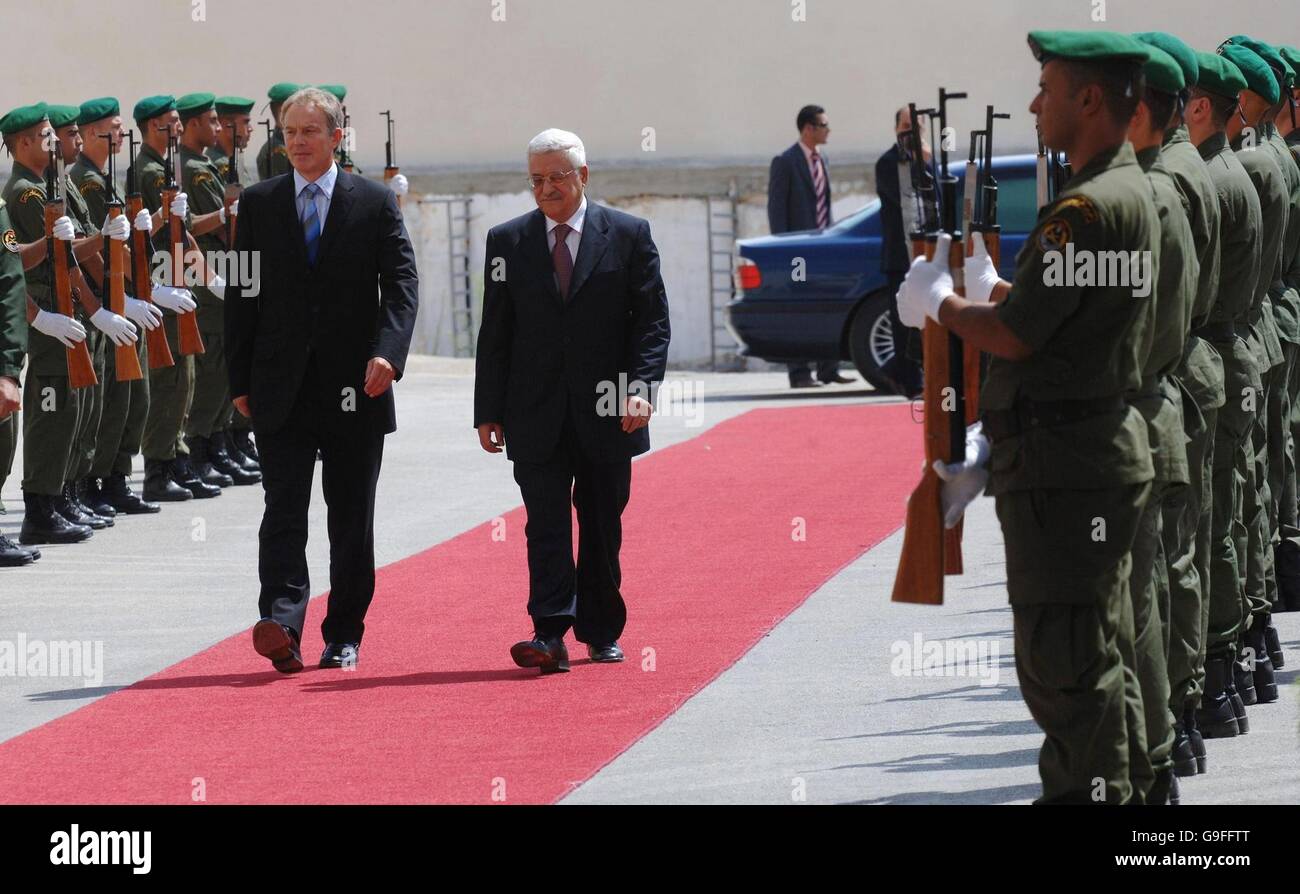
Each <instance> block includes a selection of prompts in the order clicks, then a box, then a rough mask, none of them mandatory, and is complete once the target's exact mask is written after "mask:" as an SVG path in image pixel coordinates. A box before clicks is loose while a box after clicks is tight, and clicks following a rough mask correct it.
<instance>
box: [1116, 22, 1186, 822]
mask: <svg viewBox="0 0 1300 894" xmlns="http://www.w3.org/2000/svg"><path fill="white" fill-rule="evenodd" d="M1148 52H1149V53H1150V54H1151V58H1150V59H1148V60H1147V63H1146V65H1144V66H1143V74H1144V75H1145V77H1146V87H1145V89H1144V90H1143V91H1142V94H1141V101H1140V102H1139V103H1138V107H1137V112H1136V113H1135V114H1134V116H1133V120H1132V121H1131V122H1130V124H1129V128H1128V138H1129V142H1130V143H1132V144H1133V148H1134V150H1135V151H1136V152H1137V161H1138V165H1139V166H1140V167H1141V168H1142V170H1144V171H1146V174H1147V179H1148V180H1149V181H1150V194H1151V197H1152V201H1153V202H1154V204H1155V208H1156V213H1157V215H1158V219H1159V226H1158V229H1157V236H1158V238H1159V260H1160V263H1159V277H1158V278H1157V279H1156V280H1154V282H1148V283H1147V285H1148V287H1150V286H1152V285H1153V286H1154V288H1155V297H1156V301H1155V315H1154V319H1153V320H1152V323H1151V326H1150V329H1149V337H1150V350H1149V351H1148V352H1147V354H1146V358H1145V360H1144V362H1143V365H1142V384H1141V386H1140V387H1139V388H1138V389H1137V390H1136V391H1134V392H1131V393H1130V394H1129V395H1128V401H1129V403H1130V404H1131V405H1132V406H1134V407H1135V408H1137V410H1138V412H1140V413H1141V414H1142V418H1143V419H1145V420H1146V424H1147V438H1148V440H1149V441H1150V444H1151V460H1152V465H1153V466H1154V469H1155V477H1154V478H1153V479H1152V483H1151V492H1150V494H1149V495H1148V496H1147V502H1146V506H1145V507H1144V508H1143V511H1142V516H1141V518H1140V520H1139V522H1138V530H1137V536H1136V537H1135V538H1134V541H1133V570H1132V573H1131V574H1130V577H1129V596H1130V598H1131V599H1132V602H1133V627H1134V650H1135V657H1136V660H1137V664H1136V672H1137V678H1138V683H1139V685H1140V686H1141V710H1142V712H1143V716H1144V720H1145V726H1146V737H1147V752H1148V755H1149V756H1150V760H1151V767H1152V770H1153V772H1154V774H1155V781H1154V784H1153V787H1152V788H1151V789H1149V790H1147V791H1144V792H1143V793H1142V795H1143V798H1144V800H1146V801H1147V802H1148V803H1157V804H1164V803H1176V802H1177V794H1176V793H1177V782H1176V780H1175V779H1174V774H1173V767H1174V762H1173V761H1174V759H1173V755H1172V749H1173V745H1174V713H1173V711H1172V710H1171V708H1170V705H1169V668H1168V657H1167V653H1166V650H1165V643H1166V642H1167V641H1168V631H1169V624H1168V619H1169V615H1170V604H1169V580H1168V575H1167V574H1166V572H1165V553H1164V549H1163V541H1162V536H1163V535H1162V523H1163V519H1164V515H1165V512H1166V511H1167V510H1168V509H1169V508H1170V507H1171V506H1172V505H1173V504H1174V502H1175V499H1180V500H1181V498H1182V493H1183V491H1184V490H1185V489H1186V487H1187V485H1188V484H1189V483H1190V481H1191V477H1190V474H1189V471H1188V468H1187V449H1186V446H1185V435H1184V432H1183V397H1182V391H1181V390H1180V389H1179V387H1178V385H1177V384H1176V382H1175V381H1174V380H1173V379H1172V378H1171V376H1172V375H1173V374H1174V372H1175V370H1176V369H1177V368H1178V365H1179V363H1180V362H1181V360H1182V356H1183V348H1184V346H1185V345H1186V343H1187V337H1188V335H1189V334H1190V332H1191V326H1190V320H1191V315H1192V304H1193V301H1194V300H1195V298H1196V287H1197V284H1198V279H1199V276H1200V263H1199V262H1198V261H1197V258H1196V249H1195V246H1194V244H1193V241H1192V229H1191V224H1190V223H1188V220H1187V213H1186V212H1185V211H1184V210H1183V200H1182V198H1181V196H1180V195H1179V192H1178V187H1177V186H1176V185H1175V183H1174V178H1173V176H1172V175H1171V174H1170V173H1169V171H1168V169H1166V168H1165V166H1164V165H1163V164H1162V163H1161V160H1160V149H1161V145H1162V144H1163V143H1164V138H1165V131H1166V130H1167V129H1168V127H1169V124H1170V122H1171V121H1172V120H1173V116H1174V112H1175V111H1176V110H1177V108H1178V101H1179V99H1178V97H1179V94H1180V93H1181V92H1182V91H1183V89H1184V88H1185V87H1186V83H1187V82H1186V79H1185V77H1184V75H1183V70H1182V68H1181V67H1180V66H1179V65H1178V63H1177V62H1176V61H1175V60H1174V58H1173V57H1172V56H1170V55H1169V54H1168V53H1166V52H1165V51H1164V50H1162V49H1160V48H1159V47H1156V46H1149V47H1148ZM1197 612H1198V617H1199V606H1198V607H1197ZM1181 744H1182V745H1183V746H1184V749H1183V751H1182V752H1181V753H1180V754H1179V755H1178V760H1179V761H1180V763H1181V764H1182V769H1183V771H1184V775H1185V774H1186V771H1187V770H1188V769H1189V768H1190V769H1191V771H1192V772H1195V769H1196V756H1195V755H1194V754H1193V753H1192V750H1191V743H1190V741H1187V740H1184V741H1183V742H1182V743H1181ZM1136 781H1137V780H1136V779H1135V782H1136Z"/></svg>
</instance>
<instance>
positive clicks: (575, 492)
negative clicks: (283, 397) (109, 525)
mask: <svg viewBox="0 0 1300 894" xmlns="http://www.w3.org/2000/svg"><path fill="white" fill-rule="evenodd" d="M259 443H260V442H259ZM514 472H515V481H516V482H518V484H519V490H520V493H521V494H522V495H523V499H524V508H525V509H526V511H527V513H528V522H527V524H526V525H525V527H524V535H525V537H527V539H528V614H529V615H531V616H532V618H533V626H534V628H535V629H536V632H537V633H539V634H541V635H543V636H563V635H564V633H565V632H566V631H568V629H569V628H570V627H572V628H573V633H574V636H575V637H576V638H577V640H578V641H579V642H583V643H591V644H604V643H610V642H613V641H614V640H616V639H618V638H619V637H620V636H621V635H622V634H623V627H624V625H625V624H626V623H627V606H626V605H625V604H624V602H623V594H622V593H621V592H620V590H619V587H620V586H621V584H622V581H623V572H622V568H621V566H620V565H619V557H618V554H619V549H620V547H621V546H622V544H623V521H622V516H623V509H624V508H626V506H627V501H628V497H629V496H630V494H631V486H632V461H631V460H630V459H625V460H620V461H617V462H595V461H593V460H591V459H589V458H588V457H587V456H585V455H584V453H583V450H582V447H581V445H580V444H579V443H578V436H577V431H576V429H575V428H574V425H573V420H572V417H571V416H567V415H566V418H565V422H564V428H563V430H562V432H561V434H560V442H559V444H558V445H557V446H556V449H555V453H554V454H553V455H552V456H551V458H550V459H549V460H547V461H546V462H541V463H526V462H519V461H516V462H515V469H514ZM570 501H572V504H573V507H574V508H575V509H576V510H577V513H578V560H577V563H576V564H575V563H574V560H573V516H572V514H571V511H570V509H569V504H570Z"/></svg>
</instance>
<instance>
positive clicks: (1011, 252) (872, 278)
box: [726, 155, 1038, 392]
mask: <svg viewBox="0 0 1300 894" xmlns="http://www.w3.org/2000/svg"><path fill="white" fill-rule="evenodd" d="M963 168H964V164H962V165H958V166H956V167H955V168H954V173H956V174H957V177H958V182H959V183H961V182H962V180H963V178H962V171H963ZM993 171H994V176H995V177H996V178H997V180H998V217H999V220H998V223H999V224H1001V226H1002V251H1001V256H1000V259H999V260H1000V265H999V266H1000V270H1001V272H1002V275H1003V278H1005V279H1010V278H1011V274H1012V271H1013V270H1014V268H1015V258H1016V254H1017V253H1018V252H1019V251H1020V247H1021V246H1022V245H1024V242H1025V239H1026V237H1027V236H1028V235H1029V233H1030V231H1031V230H1032V229H1033V227H1034V223H1035V222H1036V221H1037V219H1038V193H1037V185H1036V184H1037V181H1036V159H1035V157H1034V156H1033V155H1015V156H1007V157H1005V158H996V159H994V160H993ZM880 241H881V222H880V202H879V201H873V202H871V203H870V204H868V205H867V206H866V207H865V208H862V209H861V210H859V211H857V212H856V213H854V214H852V215H850V216H849V217H846V218H844V219H843V220H841V221H840V222H838V223H836V224H834V225H832V226H830V227H828V228H827V229H825V230H809V231H805V232H799V233H782V234H781V235H779V236H761V237H756V238H753V239H740V240H738V241H737V242H736V296H735V298H734V299H733V300H732V301H731V302H730V303H729V304H728V305H727V316H726V323H727V328H728V329H729V330H730V332H731V334H732V336H733V337H734V338H735V339H736V340H737V341H738V342H739V343H740V354H741V355H742V356H746V357H757V358H759V359H761V360H771V361H774V362H778V363H786V362H794V361H800V360H831V359H836V360H851V361H852V362H853V365H854V366H856V367H857V368H858V371H859V372H860V373H861V374H862V377H863V378H865V379H866V380H867V381H868V382H870V383H871V384H872V385H873V386H874V387H876V388H877V389H879V390H881V391H888V392H893V391H895V390H896V388H895V385H894V383H893V382H892V381H891V380H890V379H889V377H888V376H887V375H885V373H884V372H883V371H882V367H884V365H885V364H886V363H887V362H888V361H889V359H890V358H891V357H892V356H893V354H894V338H893V332H892V330H891V328H890V325H889V306H890V303H891V302H892V301H893V300H894V296H893V294H892V293H891V292H890V290H889V289H888V288H887V285H886V281H885V275H884V274H883V273H881V271H880V257H881V246H880ZM800 261H802V270H803V272H804V275H803V276H802V277H798V276H795V275H793V274H794V272H795V271H796V270H798V269H800V267H799V265H800Z"/></svg>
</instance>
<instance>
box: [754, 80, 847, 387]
mask: <svg viewBox="0 0 1300 894" xmlns="http://www.w3.org/2000/svg"><path fill="white" fill-rule="evenodd" d="M795 126H796V127H798V128H799V141H798V142H797V143H795V144H794V145H793V146H791V147H790V148H789V149H787V150H785V151H784V152H782V153H781V154H780V155H778V156H776V157H775V158H773V159H772V166H771V169H770V170H769V171H768V178H767V223H768V226H769V228H770V229H771V231H772V233H773V234H776V233H791V232H796V231H798V230H824V229H826V228H827V227H829V226H830V225H831V175H830V171H829V170H827V167H826V158H825V157H824V156H823V155H822V154H821V152H819V151H818V148H817V147H819V146H823V145H825V144H826V141H827V139H829V138H830V133H831V125H830V122H828V121H827V120H826V110H825V109H823V108H822V107H821V106H812V105H810V106H804V107H803V108H802V109H800V110H799V114H798V116H796V118H795ZM789 370H790V387H791V388H811V387H815V386H816V384H817V383H816V382H814V381H813V377H812V373H811V372H810V371H809V369H808V364H807V363H791V364H789ZM817 381H819V382H822V383H824V384H830V383H832V382H852V381H853V380H852V379H850V378H847V377H845V376H842V375H840V373H839V361H838V360H819V361H818V362H817Z"/></svg>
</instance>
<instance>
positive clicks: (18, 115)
mask: <svg viewBox="0 0 1300 894" xmlns="http://www.w3.org/2000/svg"><path fill="white" fill-rule="evenodd" d="M47 117H49V115H48V114H47V112H46V110H45V103H43V102H38V103H36V104H35V105H31V106H19V107H18V108H16V109H13V110H11V111H10V112H9V113H8V114H6V115H5V116H4V117H3V118H0V133H2V134H4V135H5V136H9V134H11V133H18V132H19V131H23V130H26V129H27V128H29V127H35V126H36V125H37V124H40V123H41V122H42V121H44V120H45V119H46V118H47Z"/></svg>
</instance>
